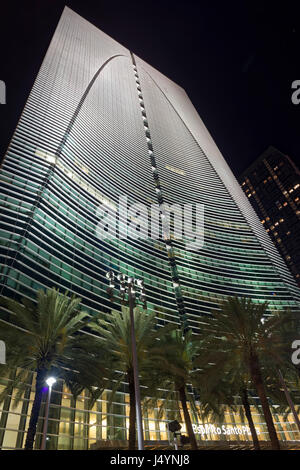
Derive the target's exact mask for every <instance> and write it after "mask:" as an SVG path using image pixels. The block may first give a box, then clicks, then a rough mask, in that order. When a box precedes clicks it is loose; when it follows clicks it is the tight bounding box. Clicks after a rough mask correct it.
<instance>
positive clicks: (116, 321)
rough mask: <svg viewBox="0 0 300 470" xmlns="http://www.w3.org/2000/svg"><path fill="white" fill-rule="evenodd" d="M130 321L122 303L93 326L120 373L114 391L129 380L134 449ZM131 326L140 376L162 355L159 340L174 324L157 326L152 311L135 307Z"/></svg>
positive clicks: (130, 422) (133, 429)
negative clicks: (121, 305) (132, 327)
mask: <svg viewBox="0 0 300 470" xmlns="http://www.w3.org/2000/svg"><path fill="white" fill-rule="evenodd" d="M130 324H131V323H130V312H129V308H128V307H125V306H123V307H122V311H116V310H113V311H112V312H111V315H110V316H109V317H106V316H104V315H103V316H102V318H100V319H97V321H96V322H95V323H94V325H93V327H92V328H93V330H94V331H95V332H97V333H98V334H99V335H100V337H102V347H103V348H105V349H106V351H107V352H109V353H110V354H111V358H112V366H111V367H113V368H114V369H115V370H117V371H119V372H120V375H119V380H118V381H117V382H116V383H115V385H114V388H113V393H114V391H115V390H117V388H118V386H119V384H120V382H121V381H124V380H126V381H127V383H128V389H129V449H130V450H133V449H135V443H136V430H135V426H136V407H135V390H134V376H133V361H132V348H131V334H130ZM134 327H135V337H136V349H137V360H138V367H139V375H141V376H143V375H144V373H145V371H148V370H149V369H152V368H153V367H154V366H155V367H157V366H158V365H159V364H160V361H161V360H162V358H163V355H164V351H163V349H162V348H161V346H160V344H161V340H162V338H163V337H164V336H165V335H166V334H167V333H168V332H169V331H170V330H171V329H173V328H174V326H173V325H168V326H165V327H161V328H157V321H156V318H155V313H153V314H147V312H146V311H145V310H140V309H139V308H138V307H137V308H135V309H134ZM145 393H146V390H145V388H144V387H141V397H143V396H144V395H145ZM112 396H113V394H112Z"/></svg>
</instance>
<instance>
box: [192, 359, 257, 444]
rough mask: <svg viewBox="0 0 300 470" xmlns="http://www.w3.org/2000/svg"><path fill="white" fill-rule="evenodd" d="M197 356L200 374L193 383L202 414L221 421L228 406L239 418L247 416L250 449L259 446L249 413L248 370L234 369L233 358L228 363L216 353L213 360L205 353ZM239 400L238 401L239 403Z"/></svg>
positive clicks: (234, 362)
mask: <svg viewBox="0 0 300 470" xmlns="http://www.w3.org/2000/svg"><path fill="white" fill-rule="evenodd" d="M200 357H201V359H202V360H203V359H204V360H205V365H204V366H203V367H202V371H201V375H202V377H201V375H200V383H199V386H198V387H197V393H198V400H199V401H200V402H201V409H202V414H203V417H206V416H211V415H212V416H213V417H216V418H217V419H220V420H222V421H223V420H224V417H225V411H226V410H227V409H229V408H230V409H231V410H232V411H233V412H235V413H236V412H238V411H239V413H240V416H241V419H244V416H246V418H247V421H248V424H249V429H250V432H251V436H252V440H253V445H254V449H255V450H260V445H259V440H258V437H257V432H256V429H255V425H254V422H253V418H252V414H251V407H250V399H249V388H250V384H249V377H248V374H247V373H246V371H245V370H244V369H243V370H239V369H238V364H236V361H231V362H229V364H228V362H227V363H226V361H224V360H223V359H222V360H221V358H220V357H219V361H218V363H217V364H213V363H211V362H210V359H209V358H208V356H207V355H205V354H203V356H200ZM196 362H197V361H196ZM197 365H200V361H198V363H197ZM239 365H242V364H239ZM228 366H229V367H228ZM240 403H242V407H241V406H240ZM254 404H255V403H254Z"/></svg>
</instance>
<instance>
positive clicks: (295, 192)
mask: <svg viewBox="0 0 300 470" xmlns="http://www.w3.org/2000/svg"><path fill="white" fill-rule="evenodd" d="M240 184H241V186H242V189H243V191H244V192H245V194H246V196H247V197H248V199H249V201H250V202H251V204H252V206H253V208H254V210H255V211H256V213H257V215H258V216H259V218H260V220H261V223H262V225H263V226H264V228H265V230H266V231H267V232H268V234H269V235H270V237H271V239H272V240H273V242H274V244H275V246H276V247H277V249H278V251H279V252H280V253H281V255H282V257H283V259H284V260H285V262H286V264H287V266H288V267H289V269H290V271H291V272H292V274H293V276H294V277H295V279H296V281H297V283H298V285H300V171H299V169H298V168H297V166H296V165H295V164H294V162H293V161H292V160H291V158H290V157H288V156H287V155H284V154H283V153H282V152H280V151H279V150H277V149H275V148H274V147H269V148H268V149H267V150H266V151H265V152H264V153H263V154H262V155H261V156H260V157H259V158H258V159H257V160H255V162H254V163H253V164H252V165H251V166H250V167H249V168H247V170H245V171H244V173H243V174H242V176H241V177H240Z"/></svg>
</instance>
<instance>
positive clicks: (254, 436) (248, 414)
mask: <svg viewBox="0 0 300 470" xmlns="http://www.w3.org/2000/svg"><path fill="white" fill-rule="evenodd" d="M241 397H242V403H243V407H244V410H245V414H246V418H247V421H248V424H249V428H250V432H251V436H252V440H253V445H254V449H255V450H260V445H259V441H258V437H257V433H256V429H255V426H254V423H253V419H252V414H251V408H250V405H249V400H248V392H247V390H246V389H245V388H243V389H242V390H241Z"/></svg>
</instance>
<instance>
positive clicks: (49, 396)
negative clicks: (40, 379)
mask: <svg viewBox="0 0 300 470" xmlns="http://www.w3.org/2000/svg"><path fill="white" fill-rule="evenodd" d="M55 382H56V379H55V378H54V377H48V379H46V384H47V385H48V394H47V402H46V412H45V421H44V427H43V439H42V444H41V450H45V449H46V440H47V429H48V417H49V407H50V399H51V391H52V385H53V384H55Z"/></svg>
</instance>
